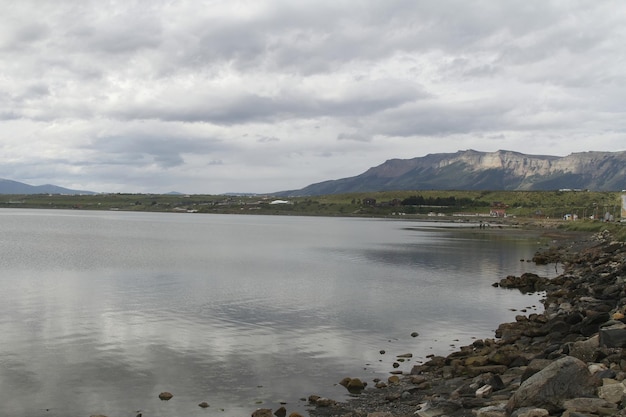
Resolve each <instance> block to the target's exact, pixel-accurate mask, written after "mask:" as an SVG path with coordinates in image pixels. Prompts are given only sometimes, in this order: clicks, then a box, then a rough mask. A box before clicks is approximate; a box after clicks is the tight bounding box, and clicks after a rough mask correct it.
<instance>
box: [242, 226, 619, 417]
mask: <svg viewBox="0 0 626 417" xmlns="http://www.w3.org/2000/svg"><path fill="white" fill-rule="evenodd" d="M533 260H534V261H535V262H538V263H554V262H558V263H560V264H562V265H563V266H564V272H563V273H562V274H561V275H559V276H558V277H556V278H552V279H547V278H543V277H539V276H537V275H534V274H524V275H522V276H521V277H513V276H511V277H506V278H504V279H502V280H501V281H500V282H498V283H494V285H497V286H500V287H503V288H506V289H505V290H511V289H514V290H515V291H517V290H520V291H525V292H527V291H531V292H532V291H545V298H544V299H543V304H544V312H543V313H533V314H529V315H519V316H517V317H516V321H515V322H512V323H504V324H501V325H500V326H499V328H498V329H497V331H496V334H495V337H494V338H493V339H485V340H476V341H474V343H472V344H471V345H469V346H464V347H461V348H460V349H459V350H457V351H455V352H453V353H451V354H449V355H448V356H446V357H443V356H431V357H429V361H427V362H425V363H423V364H419V365H415V366H414V367H413V368H412V369H411V371H410V373H406V372H405V373H400V374H398V373H395V374H392V375H391V376H390V377H389V379H388V380H387V381H373V382H374V383H373V384H370V386H371V385H375V388H367V389H364V390H363V391H362V392H361V393H360V395H358V396H355V397H354V398H353V399H350V400H348V401H345V402H337V401H334V400H333V399H328V398H320V397H318V396H315V395H312V396H310V397H309V399H308V400H309V403H310V405H311V410H310V415H311V416H312V417H334V416H343V417H396V416H419V417H438V416H451V417H455V416H477V417H505V416H514V417H540V416H566V417H570V416H571V417H580V416H607V415H617V416H626V381H625V379H626V350H625V349H624V348H625V347H626V324H625V323H626V319H625V318H624V313H625V311H626V285H625V281H626V245H625V244H624V243H623V242H614V241H612V240H611V236H610V235H609V234H608V233H601V234H598V235H594V236H593V237H590V238H588V239H587V240H585V241H576V242H568V241H560V242H559V243H558V244H555V245H553V246H552V247H550V248H548V249H545V250H542V251H540V252H538V253H537V254H535V257H534V259H533ZM337 382H339V381H337ZM342 382H343V384H345V386H348V384H350V383H351V379H350V378H348V379H346V380H344V381H342ZM358 382H360V381H358ZM358 385H359V384H358V383H357V381H356V380H355V381H354V384H352V387H351V389H354V388H355V386H357V389H358ZM281 411H282V410H281ZM263 412H264V413H265V414H266V415H268V416H271V415H272V413H271V410H257V412H255V414H256V415H261V414H262V413H263ZM255 414H253V415H255Z"/></svg>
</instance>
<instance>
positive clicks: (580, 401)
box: [563, 397, 617, 414]
mask: <svg viewBox="0 0 626 417" xmlns="http://www.w3.org/2000/svg"><path fill="white" fill-rule="evenodd" d="M563 408H565V409H566V410H569V411H574V412H578V413H592V414H597V413H598V412H599V411H600V410H605V409H611V408H617V406H616V405H615V404H612V403H609V402H608V401H606V400H603V399H601V398H598V397H595V398H572V399H570V400H565V401H563Z"/></svg>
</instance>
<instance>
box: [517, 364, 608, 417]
mask: <svg viewBox="0 0 626 417" xmlns="http://www.w3.org/2000/svg"><path fill="white" fill-rule="evenodd" d="M595 388H596V386H595V382H594V380H593V378H592V377H591V374H590V373H589V370H588V369H587V365H586V364H585V363H584V362H583V361H581V360H580V359H576V358H574V357H572V356H566V357H564V358H561V359H559V360H556V361H554V363H552V364H551V365H548V366H547V367H545V368H544V369H542V370H541V371H539V372H537V373H536V374H534V375H532V376H531V377H530V378H528V379H527V380H526V381H524V382H523V383H522V384H521V385H520V387H519V388H518V389H517V391H516V392H515V393H514V394H513V396H512V397H511V398H510V399H509V402H508V403H507V406H506V409H507V411H508V412H509V413H511V412H512V411H513V410H515V409H517V408H521V407H539V408H545V409H546V410H548V411H550V413H552V412H557V411H559V410H562V409H563V402H564V401H565V400H567V399H571V398H577V397H585V396H589V395H592V394H593V393H594V391H595Z"/></svg>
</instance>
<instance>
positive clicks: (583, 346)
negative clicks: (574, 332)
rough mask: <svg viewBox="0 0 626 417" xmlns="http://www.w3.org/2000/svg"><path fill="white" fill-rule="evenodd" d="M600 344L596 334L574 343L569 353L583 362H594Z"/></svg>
mask: <svg viewBox="0 0 626 417" xmlns="http://www.w3.org/2000/svg"><path fill="white" fill-rule="evenodd" d="M599 346H600V344H599V338H598V336H597V335H595V336H593V337H590V338H589V339H587V340H581V341H579V342H574V343H572V345H571V346H570V349H569V354H570V356H573V357H575V358H578V359H580V360H581V361H583V362H592V361H593V360H594V356H595V353H596V350H597V349H598V347H599Z"/></svg>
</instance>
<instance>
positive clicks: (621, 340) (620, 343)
mask: <svg viewBox="0 0 626 417" xmlns="http://www.w3.org/2000/svg"><path fill="white" fill-rule="evenodd" d="M599 337H600V342H599V344H600V346H604V347H607V348H623V347H626V326H624V325H623V324H622V325H619V324H618V325H614V326H611V327H603V328H601V329H600V332H599Z"/></svg>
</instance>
